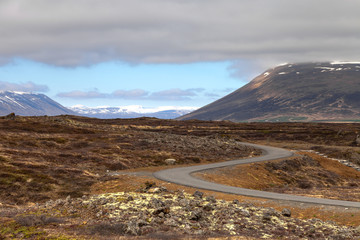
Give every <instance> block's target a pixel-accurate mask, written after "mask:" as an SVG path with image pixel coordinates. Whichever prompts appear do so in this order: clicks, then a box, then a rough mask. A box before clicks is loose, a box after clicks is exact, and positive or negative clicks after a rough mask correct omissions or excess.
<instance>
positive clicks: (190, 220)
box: [37, 186, 360, 239]
mask: <svg viewBox="0 0 360 240" xmlns="http://www.w3.org/2000/svg"><path fill="white" fill-rule="evenodd" d="M153 188H158V189H160V190H158V191H151V189H153ZM151 192H156V193H151ZM42 212H46V213H47V214H49V213H50V214H51V213H53V214H56V215H57V217H60V216H59V213H66V214H67V215H68V217H69V216H72V217H71V220H70V219H68V220H67V221H66V223H62V225H61V226H62V227H63V228H64V229H66V228H67V225H69V224H71V225H72V226H75V225H76V224H81V228H76V227H72V229H78V230H74V231H75V232H76V234H80V235H89V234H91V235H92V236H93V237H95V238H96V236H108V237H115V236H134V235H136V236H138V235H139V236H140V235H141V236H147V237H149V238H151V237H156V236H160V235H161V236H166V235H169V236H173V237H175V236H177V237H180V236H182V237H184V236H201V237H204V236H205V237H210V236H247V237H253V238H282V239H283V238H286V239H357V238H359V237H360V231H358V230H357V229H355V228H351V227H341V226H338V225H337V224H335V223H334V222H323V221H321V220H319V219H311V220H300V219H296V218H292V217H291V211H290V210H289V209H283V210H282V211H281V212H278V211H277V210H275V209H273V208H262V207H255V206H253V205H251V204H247V203H241V202H239V201H238V200H234V201H224V200H217V199H215V198H214V197H213V196H205V194H203V193H202V192H200V191H196V192H195V193H194V194H193V195H190V194H187V193H184V192H181V191H177V192H169V191H167V189H166V188H164V187H161V188H159V187H156V186H152V187H151V188H150V189H149V188H144V189H142V191H141V192H128V193H124V192H118V193H107V194H101V195H94V196H89V197H83V198H77V199H70V198H67V199H65V200H57V201H49V202H47V203H46V204H44V205H41V206H38V209H37V213H42ZM66 214H65V215H66ZM74 216H78V217H74ZM61 217H62V219H64V217H66V216H64V214H62V215H61ZM159 234H160V235H159Z"/></svg>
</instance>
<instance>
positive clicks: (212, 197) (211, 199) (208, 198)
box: [206, 196, 216, 203]
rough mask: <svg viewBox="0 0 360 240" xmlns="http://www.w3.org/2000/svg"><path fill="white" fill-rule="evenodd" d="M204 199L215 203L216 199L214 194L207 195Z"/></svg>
mask: <svg viewBox="0 0 360 240" xmlns="http://www.w3.org/2000/svg"><path fill="white" fill-rule="evenodd" d="M206 201H208V202H211V203H216V199H215V197H214V196H208V197H206Z"/></svg>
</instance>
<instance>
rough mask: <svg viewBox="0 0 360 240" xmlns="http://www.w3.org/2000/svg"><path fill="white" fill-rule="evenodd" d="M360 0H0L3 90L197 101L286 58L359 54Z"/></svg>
mask: <svg viewBox="0 0 360 240" xmlns="http://www.w3.org/2000/svg"><path fill="white" fill-rule="evenodd" d="M359 11H360V1H359V0H341V1H338V0H316V1H314V0H312V1H310V0H297V1H293V0H56V1H50V0H0V88H1V89H3V90H9V89H12V90H21V91H34V92H42V93H45V94H47V95H49V96H50V97H52V98H55V100H57V101H59V102H60V103H62V104H64V105H66V106H71V105H75V104H83V105H90V106H96V105H112V106H122V105H129V104H140V105H144V106H155V105H156V106H159V105H177V106H183V105H189V106H202V105H204V104H207V103H210V102H211V101H214V100H215V99H217V98H219V97H221V96H224V95H225V94H228V93H230V92H231V91H233V90H235V89H237V88H239V87H241V86H242V85H244V84H245V83H246V82H247V81H249V80H251V79H252V77H254V76H255V75H256V74H260V73H261V72H263V71H265V70H266V68H268V67H272V66H274V65H277V64H280V63H283V62H304V61H331V60H344V61H359V58H360V13H359Z"/></svg>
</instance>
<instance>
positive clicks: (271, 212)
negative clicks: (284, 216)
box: [265, 208, 280, 217]
mask: <svg viewBox="0 0 360 240" xmlns="http://www.w3.org/2000/svg"><path fill="white" fill-rule="evenodd" d="M265 214H269V215H270V216H275V217H280V213H279V212H278V211H276V210H275V209H273V208H268V209H267V210H266V212H265Z"/></svg>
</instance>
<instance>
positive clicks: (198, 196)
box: [193, 191, 204, 199]
mask: <svg viewBox="0 0 360 240" xmlns="http://www.w3.org/2000/svg"><path fill="white" fill-rule="evenodd" d="M193 196H194V197H195V198H200V199H201V198H202V197H203V196H204V193H203V192H200V191H195V192H194V194H193Z"/></svg>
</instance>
